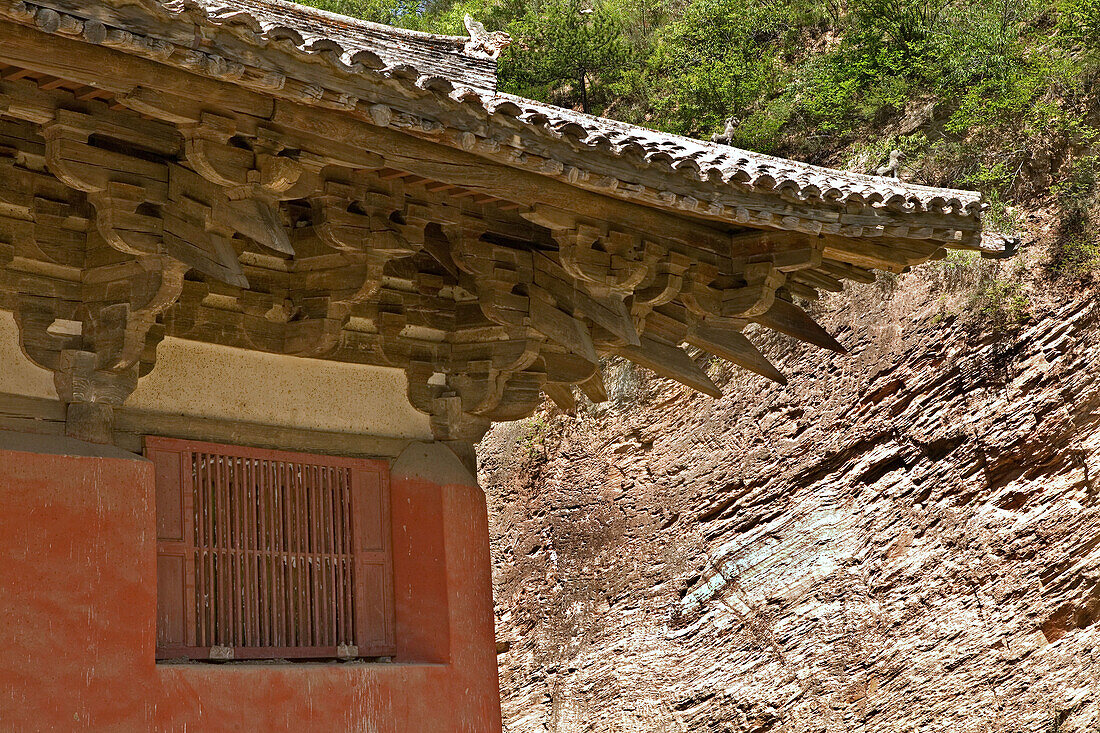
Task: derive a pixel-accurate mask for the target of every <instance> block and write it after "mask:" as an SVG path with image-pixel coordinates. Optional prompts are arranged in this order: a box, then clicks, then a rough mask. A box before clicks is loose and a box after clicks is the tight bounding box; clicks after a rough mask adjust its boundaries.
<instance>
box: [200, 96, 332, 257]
mask: <svg viewBox="0 0 1100 733" xmlns="http://www.w3.org/2000/svg"><path fill="white" fill-rule="evenodd" d="M180 131H181V132H182V133H183V138H184V155H185V156H186V158H187V162H188V163H190V164H191V167H192V168H194V169H195V171H196V172H197V173H198V174H199V175H201V176H202V177H203V178H204V179H206V180H207V181H209V182H210V183H212V184H214V185H215V186H219V187H220V188H221V189H222V191H221V193H222V194H224V195H223V196H219V197H217V200H216V201H214V202H213V205H212V216H213V220H214V222H216V223H217V224H219V225H221V226H224V227H227V228H229V229H231V230H232V231H235V232H239V233H240V234H243V235H244V236H246V237H248V238H249V239H252V240H253V241H255V242H257V243H258V244H260V245H262V246H264V247H267V248H269V249H272V250H274V251H276V252H280V253H282V254H286V255H293V254H294V247H293V246H292V245H291V242H290V236H289V235H288V234H287V231H286V228H285V227H284V226H283V223H282V219H281V217H280V214H279V201H281V200H284V199H287V198H294V197H295V195H291V194H289V192H290V191H291V190H292V189H294V187H295V185H296V184H297V183H298V182H299V179H300V178H301V177H302V176H303V174H305V173H306V171H307V167H308V166H305V165H303V164H302V163H301V162H299V161H297V160H295V159H293V158H290V157H286V156H282V155H280V154H279V153H281V152H282V150H283V146H282V145H281V143H280V142H279V141H278V136H277V135H276V134H274V133H269V134H264V131H262V130H261V131H258V132H257V136H256V137H254V138H251V139H250V140H249V143H250V145H244V144H234V142H235V136H236V133H237V125H236V121H235V120H234V119H232V118H229V117H222V116H219V115H215V114H211V113H206V112H204V113H202V115H201V116H200V119H199V121H198V123H197V124H190V125H181V126H180ZM318 167H319V166H318Z"/></svg>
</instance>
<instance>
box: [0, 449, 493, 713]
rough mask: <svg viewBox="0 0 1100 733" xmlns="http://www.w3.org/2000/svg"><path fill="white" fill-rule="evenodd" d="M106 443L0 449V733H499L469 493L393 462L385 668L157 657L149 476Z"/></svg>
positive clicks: (476, 518) (474, 494) (483, 564)
mask: <svg viewBox="0 0 1100 733" xmlns="http://www.w3.org/2000/svg"><path fill="white" fill-rule="evenodd" d="M44 440H46V441H47V444H44V445H43V446H42V449H43V450H47V451H48V450H55V451H63V452H68V453H73V452H80V451H84V450H87V449H88V448H89V447H88V446H85V445H84V444H80V443H76V442H75V441H66V440H64V439H52V438H51V439H44ZM8 442H9V444H10V441H8ZM21 442H26V441H21ZM0 445H3V443H2V442H0ZM428 448H429V449H435V448H440V449H442V450H446V449H445V448H442V447H441V446H429V447H428ZM106 450H107V451H108V452H109V453H110V454H111V455H109V456H88V455H85V456H73V455H57V454H50V453H47V452H31V451H30V450H0V730H2V731H35V730H50V731H56V730H96V731H101V730H117V731H146V730H172V731H176V730H179V731H182V730H194V731H217V730H264V731H268V730H295V731H310V730H316V731H379V732H387V733H389V732H393V733H403V732H404V731H411V732H415V733H420V732H424V733H436V732H437V731H438V732H440V733H445V732H446V731H476V732H478V733H481V732H482V731H500V729H501V722H500V700H499V692H498V686H497V670H496V650H495V642H494V636H493V616H492V587H491V581H490V565H489V539H488V528H487V524H486V514H485V500H484V495H483V494H482V492H481V490H480V489H478V488H477V487H476V486H471V485H465V484H463V483H447V484H445V485H440V484H439V483H436V482H432V481H430V480H427V479H425V478H420V477H417V472H415V471H409V472H406V473H400V472H399V471H398V470H397V467H396V466H395V471H394V474H393V475H392V477H391V492H392V503H393V511H392V526H393V541H394V542H393V546H394V586H395V601H396V615H397V632H398V633H397V640H398V645H399V651H398V654H397V656H396V658H395V659H396V662H395V663H393V664H340V663H333V664H262V663H260V664H244V663H239V664H186V665H171V664H169V665H157V664H155V662H154V659H153V656H154V644H155V637H156V633H155V632H156V630H155V623H156V618H155V609H156V577H155V537H154V516H153V509H154V507H153V486H152V480H153V473H152V469H151V466H150V464H149V463H148V462H146V461H144V460H141V459H137V458H130V457H127V456H128V455H129V454H122V453H121V452H120V451H114V450H113V449H106ZM429 453H430V451H429ZM421 473H423V472H421ZM427 473H428V474H430V473H431V472H430V471H429V472H427ZM452 474H453V472H452ZM465 483H466V484H468V483H470V482H468V481H467V482H465Z"/></svg>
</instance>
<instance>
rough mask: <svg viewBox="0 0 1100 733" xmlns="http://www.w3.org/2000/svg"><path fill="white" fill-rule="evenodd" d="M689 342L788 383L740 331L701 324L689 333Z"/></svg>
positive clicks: (741, 365) (765, 375)
mask: <svg viewBox="0 0 1100 733" xmlns="http://www.w3.org/2000/svg"><path fill="white" fill-rule="evenodd" d="M687 342H688V343H689V344H691V345H692V346H697V347H698V348H700V349H703V350H704V351H709V352H710V353H712V354H714V355H715V356H717V357H719V358H721V359H725V360H726V361H728V362H730V363H733V364H736V365H737V366H740V367H744V368H745V369H748V370H749V371H750V372H755V373H756V374H759V375H760V376H762V377H767V378H768V379H771V380H772V381H774V382H779V383H780V384H786V383H787V378H786V377H784V376H783V374H782V373H781V372H780V371H779V370H778V369H776V368H775V367H774V366H772V363H771V362H769V361H768V360H767V358H766V357H765V356H764V355H763V354H761V353H760V351H759V349H757V348H756V347H755V346H753V344H752V342H751V341H749V340H748V338H747V337H746V336H745V335H744V334H743V333H741V332H740V331H737V330H735V329H732V328H718V327H715V326H707V325H705V324H699V325H697V326H695V327H693V328H692V329H691V330H690V331H689V332H688V335H687Z"/></svg>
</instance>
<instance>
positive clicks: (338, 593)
mask: <svg viewBox="0 0 1100 733" xmlns="http://www.w3.org/2000/svg"><path fill="white" fill-rule="evenodd" d="M147 452H148V453H149V455H150V457H151V458H152V459H153V460H154V463H155V464H157V466H158V470H157V507H158V639H157V646H158V657H159V658H168V657H172V656H173V655H175V656H184V657H189V658H230V657H232V658H237V659H240V658H263V657H268V658H272V657H280V656H285V657H315V658H324V657H334V656H348V655H364V654H367V655H384V654H388V653H390V650H391V649H392V643H393V640H392V624H393V614H392V597H391V596H392V591H391V590H390V586H389V583H388V581H387V582H386V583H384V584H383V585H384V586H385V587H384V588H383V589H382V593H383V597H379V595H378V593H379V588H378V585H377V583H376V582H374V579H376V578H377V577H379V575H378V574H379V572H382V573H383V576H382V577H386V578H388V577H389V573H390V570H389V568H390V566H391V560H390V557H389V540H388V511H387V506H386V503H387V491H386V484H385V481H384V473H383V471H382V470H381V467H380V465H379V464H377V463H376V462H372V461H365V460H358V459H340V458H330V457H325V456H305V455H302V454H290V453H282V452H276V451H262V450H258V449H245V448H233V447H230V446H217V445H212V444H206V443H194V442H191V441H180V440H170V439H160V438H158V439H153V438H150V439H148V441H147ZM162 507H164V509H162ZM177 512H178V521H177ZM162 514H163V515H164V517H163V518H162V516H161V515H162ZM162 519H163V521H162ZM162 526H163V527H164V529H163V530H162ZM367 596H370V597H367ZM378 609H382V611H381V613H380V612H379V611H378Z"/></svg>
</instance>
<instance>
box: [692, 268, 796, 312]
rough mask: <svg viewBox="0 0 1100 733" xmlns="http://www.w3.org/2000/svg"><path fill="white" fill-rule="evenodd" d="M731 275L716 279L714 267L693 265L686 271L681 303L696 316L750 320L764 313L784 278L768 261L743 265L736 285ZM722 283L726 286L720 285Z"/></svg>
mask: <svg viewBox="0 0 1100 733" xmlns="http://www.w3.org/2000/svg"><path fill="white" fill-rule="evenodd" d="M731 279H732V277H731V276H725V277H724V278H723V277H721V276H720V274H719V271H718V269H717V268H716V267H714V266H712V265H706V264H698V265H693V266H692V267H691V268H690V269H689V270H688V272H687V277H686V282H685V284H684V289H683V291H682V292H681V294H680V297H681V300H682V301H683V303H684V305H685V306H686V307H687V309H688V310H689V311H691V312H692V313H694V314H695V315H697V316H700V317H704V318H705V317H708V316H710V317H717V318H752V317H753V316H758V315H760V314H762V313H766V312H767V311H768V309H769V308H771V306H772V303H773V302H774V301H775V291H776V289H777V288H779V287H780V286H781V285H783V283H784V282H786V275H785V274H784V273H783V272H781V271H780V270H778V269H776V268H775V267H773V266H772V264H771V263H770V262H756V263H752V264H749V265H745V268H744V271H743V272H742V273H740V276H739V278H738V279H739V280H740V282H739V283H733V282H729V281H730V280H731ZM723 280H724V281H726V282H728V283H729V284H725V285H723V284H721V283H722V282H723Z"/></svg>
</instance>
